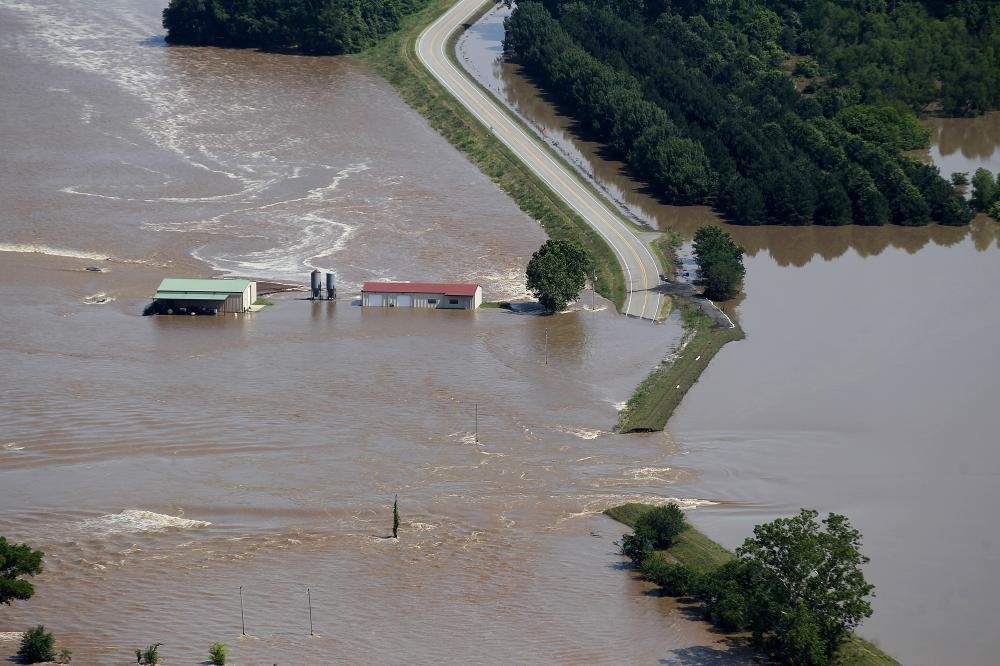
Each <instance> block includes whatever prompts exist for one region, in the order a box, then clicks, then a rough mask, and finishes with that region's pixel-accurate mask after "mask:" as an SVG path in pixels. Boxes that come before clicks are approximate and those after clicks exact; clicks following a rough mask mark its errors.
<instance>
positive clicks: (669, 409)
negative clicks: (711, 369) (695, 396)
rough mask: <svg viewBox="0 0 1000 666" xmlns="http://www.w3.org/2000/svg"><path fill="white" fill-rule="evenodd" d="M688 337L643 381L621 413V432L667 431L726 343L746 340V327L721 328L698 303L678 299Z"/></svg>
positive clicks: (619, 422) (619, 423)
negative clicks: (678, 409) (670, 356)
mask: <svg viewBox="0 0 1000 666" xmlns="http://www.w3.org/2000/svg"><path fill="white" fill-rule="evenodd" d="M677 300H678V301H679V303H678V307H679V308H680V311H681V317H682V318H683V321H684V337H683V338H682V340H681V344H680V345H679V347H678V349H677V350H676V351H675V352H674V353H673V354H672V358H671V359H670V360H666V361H664V362H663V363H661V364H660V366H659V367H658V368H656V369H655V370H653V372H651V373H649V375H648V376H647V377H646V379H644V380H643V381H642V383H641V384H639V386H638V388H636V390H635V392H634V393H633V394H632V397H631V398H629V401H628V403H626V405H625V409H623V410H622V411H621V413H620V414H619V415H618V425H617V427H616V430H617V431H618V432H652V431H657V430H663V428H664V426H666V425H667V421H668V420H669V419H670V417H671V415H673V413H674V410H675V409H676V408H677V405H679V404H680V402H681V399H682V398H683V397H684V395H685V394H686V393H687V392H688V389H690V388H691V387H692V386H694V384H695V382H697V381H698V377H700V376H701V373H702V372H703V371H704V370H705V368H706V367H708V364H709V362H710V361H711V360H712V358H713V357H714V356H715V355H716V353H718V351H719V350H720V349H722V346H723V345H725V344H726V343H727V342H732V341H733V340H742V339H743V337H744V336H743V329H742V328H740V327H739V324H737V325H736V328H729V329H725V328H718V327H717V326H715V324H714V322H713V321H712V320H711V319H709V318H708V316H707V315H706V314H704V313H703V312H702V311H701V310H700V309H699V308H698V306H697V305H695V304H693V303H691V302H690V301H689V300H687V299H685V298H678V299H677Z"/></svg>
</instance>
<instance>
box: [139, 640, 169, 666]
mask: <svg viewBox="0 0 1000 666" xmlns="http://www.w3.org/2000/svg"><path fill="white" fill-rule="evenodd" d="M161 645H163V643H153V644H152V645H147V646H146V649H145V650H140V649H139V648H136V650H135V663H137V664H148V665H149V666H155V665H156V664H158V663H160V646H161Z"/></svg>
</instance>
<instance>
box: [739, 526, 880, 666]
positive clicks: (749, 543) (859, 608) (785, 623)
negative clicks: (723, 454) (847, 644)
mask: <svg viewBox="0 0 1000 666" xmlns="http://www.w3.org/2000/svg"><path fill="white" fill-rule="evenodd" d="M818 515H819V514H818V513H817V512H816V511H813V510H809V509H802V510H801V511H800V512H799V515H797V516H794V517H792V518H779V519H777V520H775V521H773V522H770V523H766V524H764V525H758V526H757V527H755V528H754V534H753V536H752V537H750V538H748V539H747V540H746V541H744V542H743V545H742V546H740V547H739V548H738V549H737V550H736V554H737V556H738V557H739V558H740V560H741V561H742V562H743V563H744V564H746V565H747V566H749V567H751V568H752V570H753V571H754V573H755V576H756V577H757V580H758V581H759V587H760V590H761V591H762V594H760V595H759V597H758V598H759V599H760V600H761V601H760V602H758V605H757V606H756V608H755V611H754V612H755V614H756V615H757V618H758V619H757V621H756V622H754V623H753V624H755V625H756V626H757V628H758V629H761V628H764V627H771V628H773V629H774V630H775V631H776V637H777V643H778V648H779V650H781V651H782V652H783V653H785V655H786V656H787V657H789V658H791V659H794V660H795V663H824V662H820V661H816V660H814V659H812V657H810V658H809V659H805V658H804V656H803V655H809V654H813V653H814V652H815V636H818V637H819V639H820V640H821V642H822V646H823V651H824V653H825V655H826V656H827V657H829V656H830V655H832V654H833V653H834V651H836V649H837V647H838V646H839V644H840V642H841V641H842V640H843V639H844V638H845V637H846V636H847V635H848V633H849V632H850V631H852V630H853V629H854V628H856V627H857V626H858V624H859V623H860V622H861V621H862V620H863V619H865V618H867V617H870V616H871V614H872V607H871V603H870V601H869V598H870V597H871V595H872V592H873V591H874V589H875V588H874V586H873V585H871V584H870V583H868V581H867V580H865V576H864V572H863V571H862V570H861V566H862V565H863V564H865V563H866V562H868V558H867V557H865V556H864V555H862V554H861V533H860V532H858V530H856V529H854V528H853V527H852V526H851V524H850V522H849V521H848V520H847V518H846V517H845V516H842V515H838V514H835V513H831V514H829V515H828V516H827V517H826V518H824V519H823V520H822V521H819V520H817V517H818ZM761 602H762V603H761ZM789 611H791V612H789Z"/></svg>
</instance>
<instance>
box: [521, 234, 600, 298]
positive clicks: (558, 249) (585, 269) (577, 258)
mask: <svg viewBox="0 0 1000 666" xmlns="http://www.w3.org/2000/svg"><path fill="white" fill-rule="evenodd" d="M591 265H592V262H591V260H590V255H589V254H587V251H586V250H584V249H583V248H581V247H580V246H579V245H577V244H575V243H570V242H567V241H560V240H549V241H546V242H545V244H544V245H542V247H541V248H539V249H538V251H536V252H535V254H534V255H532V257H531V261H529V262H528V269H527V276H528V289H530V290H531V291H532V292H533V293H534V294H535V296H537V297H538V300H539V302H540V303H541V304H542V305H543V306H545V309H547V310H549V311H550V312H553V311H559V310H562V309H563V308H565V307H566V304H567V303H569V302H570V301H572V300H573V299H575V298H576V296H577V294H579V293H580V290H581V289H583V285H584V284H585V283H586V281H587V275H588V274H589V273H590V267H591Z"/></svg>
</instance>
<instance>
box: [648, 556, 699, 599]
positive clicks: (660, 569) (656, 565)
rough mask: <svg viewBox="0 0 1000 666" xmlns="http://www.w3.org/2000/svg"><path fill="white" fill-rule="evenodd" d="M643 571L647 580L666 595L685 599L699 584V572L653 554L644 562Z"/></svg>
mask: <svg viewBox="0 0 1000 666" xmlns="http://www.w3.org/2000/svg"><path fill="white" fill-rule="evenodd" d="M641 570H642V573H643V575H644V576H645V577H646V579H647V580H648V581H649V582H651V583H654V584H656V585H657V586H659V588H660V589H661V590H663V592H664V593H665V594H669V595H670V596H672V597H683V596H686V595H689V594H691V593H692V592H693V591H694V589H695V587H696V585H697V582H698V572H696V571H695V570H694V569H692V568H691V567H689V566H687V565H685V564H679V563H677V562H668V561H667V560H666V559H665V558H664V557H663V556H662V555H659V554H657V553H653V554H652V555H650V556H649V557H647V558H646V559H645V561H643V563H642V566H641Z"/></svg>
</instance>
